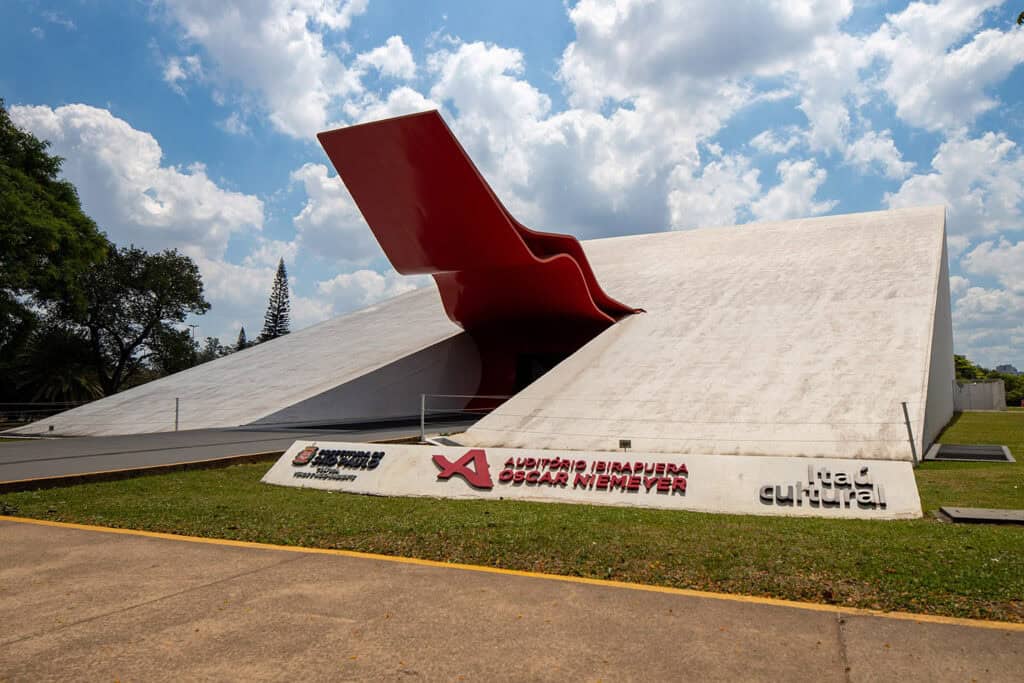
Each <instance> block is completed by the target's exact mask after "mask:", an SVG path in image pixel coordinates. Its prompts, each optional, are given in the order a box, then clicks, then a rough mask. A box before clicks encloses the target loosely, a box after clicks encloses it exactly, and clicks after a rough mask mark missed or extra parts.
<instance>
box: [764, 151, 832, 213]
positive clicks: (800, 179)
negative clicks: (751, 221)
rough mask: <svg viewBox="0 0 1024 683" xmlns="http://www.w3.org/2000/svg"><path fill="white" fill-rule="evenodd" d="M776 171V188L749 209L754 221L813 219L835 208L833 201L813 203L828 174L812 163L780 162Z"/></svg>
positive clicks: (808, 161)
mask: <svg viewBox="0 0 1024 683" xmlns="http://www.w3.org/2000/svg"><path fill="white" fill-rule="evenodd" d="M776 170H777V171H778V173H779V184H778V185H776V186H774V187H773V188H771V189H770V190H768V192H766V193H765V194H764V196H762V197H761V198H760V199H758V200H757V201H756V202H754V203H753V204H752V205H751V211H752V212H753V214H754V216H755V217H757V219H758V220H763V221H780V220H786V219H790V218H803V217H805V216H817V215H819V214H823V213H827V212H828V211H831V210H832V209H833V208H834V207H835V206H836V204H837V202H836V201H831V200H828V201H815V199H814V197H815V195H816V194H817V193H818V188H820V187H821V186H822V184H823V183H824V182H825V179H826V178H827V177H828V173H827V172H826V171H825V169H823V168H819V167H818V165H817V163H816V162H815V161H814V160H813V159H806V160H803V161H791V160H788V159H787V160H783V161H780V162H779V165H778V166H777V167H776Z"/></svg>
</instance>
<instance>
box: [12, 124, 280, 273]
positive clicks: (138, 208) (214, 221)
mask: <svg viewBox="0 0 1024 683" xmlns="http://www.w3.org/2000/svg"><path fill="white" fill-rule="evenodd" d="M10 113H11V118H12V119H13V120H14V121H15V123H16V124H17V125H19V126H21V127H22V128H25V129H27V130H29V131H30V132H32V133H33V134H34V135H36V136H38V137H40V138H42V139H45V140H49V141H50V142H52V143H53V147H52V150H53V152H54V153H55V154H58V155H60V156H62V157H64V166H63V169H64V176H65V177H67V178H68V179H69V180H70V181H71V182H73V183H74V184H75V186H76V187H77V188H78V191H79V193H80V195H81V198H82V205H83V207H84V208H85V210H86V212H87V213H88V214H89V215H90V216H92V217H93V219H95V220H96V222H97V224H98V225H99V226H100V228H101V229H102V230H104V231H105V232H106V233H107V234H108V235H109V236H110V237H111V239H113V240H114V241H115V242H116V243H118V244H122V245H126V244H128V243H134V244H137V245H139V246H142V247H145V248H147V249H165V248H168V247H178V248H185V247H189V246H195V247H198V248H200V249H201V250H202V252H203V253H204V254H206V255H208V256H209V255H215V256H219V255H221V254H223V252H224V249H225V248H226V246H227V243H228V240H229V239H230V238H231V236H232V235H234V234H237V233H253V232H258V231H260V230H261V229H262V227H263V202H262V201H260V199H259V198H257V197H254V196H252V195H247V194H243V193H240V192H233V191H231V190H226V189H224V188H222V187H220V186H219V185H217V183H215V182H214V181H212V180H211V179H210V178H209V177H207V175H206V169H205V167H204V166H203V165H202V164H200V163H194V164H192V165H190V166H187V167H179V166H165V165H164V164H163V150H162V149H161V148H160V145H159V143H157V141H156V139H155V138H154V137H153V136H152V135H150V134H149V133H146V132H144V131H140V130H136V129H135V128H132V126H131V125H130V124H129V123H128V122H126V121H124V120H122V119H119V118H117V117H115V116H114V115H112V114H111V113H110V112H109V111H107V110H106V109H97V108H96V107H90V106H88V105H84V104H71V105H66V106H63V107H57V108H56V109H51V108H49V107H46V106H36V107H24V106H12V107H11V108H10Z"/></svg>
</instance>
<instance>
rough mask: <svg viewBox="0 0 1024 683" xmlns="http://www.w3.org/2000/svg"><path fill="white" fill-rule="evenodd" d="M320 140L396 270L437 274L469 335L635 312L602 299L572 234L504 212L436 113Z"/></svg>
mask: <svg viewBox="0 0 1024 683" xmlns="http://www.w3.org/2000/svg"><path fill="white" fill-rule="evenodd" d="M317 138H318V139H319V140H320V144H321V145H323V148H324V150H325V151H326V152H327V156H329V157H330V159H331V163H333V164H334V167H335V168H336V169H337V170H338V175H339V176H341V179H342V180H343V181H344V182H345V185H346V187H348V190H349V192H350V193H351V194H352V198H353V199H354V200H355V202H356V205H357V206H358V207H359V210H360V211H361V212H362V213H363V217H364V218H366V222H367V223H368V224H369V226H370V229H371V230H372V231H373V234H374V235H375V236H376V237H377V240H378V241H379V242H380V245H381V247H383V249H384V253H385V254H387V257H388V259H389V260H390V261H391V263H392V265H393V266H394V267H395V270H397V271H398V272H400V273H404V274H414V273H430V274H431V275H433V276H434V279H435V280H436V281H437V286H438V289H439V290H440V293H441V299H442V301H443V302H444V308H445V311H446V312H447V314H448V317H449V318H451V319H452V320H453V321H455V322H456V323H458V324H459V325H461V326H462V327H463V328H465V329H466V330H474V329H480V328H486V327H490V326H492V325H493V324H495V323H501V322H503V321H511V320H522V319H539V318H540V319H558V320H561V321H566V322H569V321H572V320H578V321H581V322H583V321H585V322H587V323H591V324H592V323H598V324H602V325H608V324H611V323H613V322H614V321H616V320H618V319H619V318H621V317H623V316H625V315H628V314H630V313H634V312H636V309H633V308H630V307H628V306H625V305H623V304H621V303H619V302H618V301H616V300H615V299H612V298H611V297H610V296H608V295H607V294H605V293H604V291H603V290H602V289H601V287H600V285H598V283H597V278H595V277H594V273H593V271H592V270H591V269H590V264H589V263H588V262H587V259H586V256H584V254H583V249H582V247H581V246H580V244H579V242H577V241H576V239H575V238H574V237H572V236H569V235H558V234H552V233H544V232H537V231H534V230H530V229H529V228H527V227H525V226H523V225H522V224H521V223H519V221H517V220H516V219H515V218H514V217H513V216H512V215H511V214H510V213H509V212H508V211H507V210H506V209H505V207H504V206H502V204H501V202H500V201H499V200H498V198H497V196H495V194H494V192H493V191H492V190H491V188H490V186H489V185H488V184H487V181H485V180H484V178H483V176H481V175H480V172H479V171H478V170H477V169H476V166H474V165H473V162H472V160H470V158H469V156H468V155H467V154H466V152H465V150H463V149H462V145H460V144H459V141H458V140H456V139H455V136H454V135H453V134H452V132H451V130H450V129H449V128H448V126H447V125H446V124H445V122H444V119H442V118H441V115H440V114H439V113H438V112H437V111H428V112H423V113H420V114H412V115H409V116H400V117H398V118H393V119H386V120H383V121H376V122H373V123H365V124H361V125H357V126H350V127H348V128H341V129H338V130H333V131H328V132H325V133H320V134H319V135H318V136H317Z"/></svg>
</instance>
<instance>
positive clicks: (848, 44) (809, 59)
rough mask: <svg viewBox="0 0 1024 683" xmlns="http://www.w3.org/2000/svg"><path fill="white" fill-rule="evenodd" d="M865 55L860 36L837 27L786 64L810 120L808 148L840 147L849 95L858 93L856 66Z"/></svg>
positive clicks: (844, 136)
mask: <svg viewBox="0 0 1024 683" xmlns="http://www.w3.org/2000/svg"><path fill="white" fill-rule="evenodd" d="M868 61H869V56H868V55H867V53H866V52H865V50H864V41H863V39H862V38H859V37H855V36H850V35H847V34H844V33H839V32H838V31H837V32H835V33H832V34H830V35H828V36H821V37H818V38H817V40H815V44H814V49H813V50H812V51H810V52H809V53H807V54H805V55H801V56H800V57H799V58H798V59H794V60H793V62H792V64H791V65H790V66H791V68H792V69H793V70H795V72H796V82H797V87H796V90H797V91H798V93H799V96H800V105H799V108H800V110H801V111H802V112H803V113H804V115H805V116H806V117H807V121H808V123H809V124H810V125H809V129H808V131H807V141H808V143H809V144H810V147H811V149H813V150H819V151H828V150H831V149H841V148H842V147H843V145H844V144H845V141H846V139H847V137H848V135H849V132H850V111H849V107H850V99H851V98H854V99H856V98H857V97H858V96H862V93H861V90H862V84H861V82H860V77H859V74H860V70H861V69H863V68H864V67H865V66H867V64H868Z"/></svg>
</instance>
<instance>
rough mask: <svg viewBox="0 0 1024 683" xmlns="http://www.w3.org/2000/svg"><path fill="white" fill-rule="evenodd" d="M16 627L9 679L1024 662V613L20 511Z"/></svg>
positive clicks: (982, 674) (792, 669) (533, 673)
mask: <svg viewBox="0 0 1024 683" xmlns="http://www.w3.org/2000/svg"><path fill="white" fill-rule="evenodd" d="M826 609H827V608H826ZM0 624H3V629H0V681H21V680H31V681H45V680H83V681H90V680H106V681H110V680H145V681H161V680H174V681H179V680H245V681H255V680H310V681H314V680H381V679H387V680H395V679H401V680H405V679H424V680H466V681H475V680H480V681H493V680H558V681H563V680H614V681H620V680H621V681H626V680H643V681H656V680H664V681H685V680H693V681H747V680H759V681H769V680H780V681H781V680H795V681H801V680H832V681H880V680H899V681H971V680H977V681H1019V680H1020V673H1021V669H1022V668H1024V629H1021V628H1020V627H1019V625H1018V626H1017V627H1016V628H1014V627H1013V626H1000V625H991V624H990V625H989V626H990V627H987V628H981V627H978V626H976V625H970V626H969V625H964V624H948V623H935V622H934V621H932V622H917V621H910V620H906V619H896V618H892V617H881V616H869V615H864V614H843V613H837V612H835V611H820V610H815V609H807V608H802V607H792V606H779V605H771V604H759V603H753V602H744V601H737V600H735V599H718V598H708V597H698V596H691V595H680V594H678V593H667V592H659V591H658V590H657V589H643V588H640V589H637V588H626V587H621V586H611V585H592V584H584V583H571V582H566V581H561V580H555V579H550V578H541V577H538V576H525V575H509V574H499V573H488V572H484V571H477V570H468V569H458V568H448V567H442V566H436V565H434V566H430V565H424V564H417V563H411V562H401V561H393V560H382V559H371V558H364V557H353V556H346V555H337V554H324V553H314V552H307V551H301V550H295V549H292V550H280V549H273V548H272V547H259V548H254V547H237V546H231V545H220V544H210V543H206V542H188V541H184V540H170V539H163V538H153V537H145V536H139V535H130V534H123V533H120V534H119V533H111V532H106V531H93V530H80V529H73V528H67V527H53V526H39V525H37V524H31V523H25V522H16V521H10V520H9V519H8V520H5V519H3V518H0ZM991 626H995V627H994V628H992V627H991Z"/></svg>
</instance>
